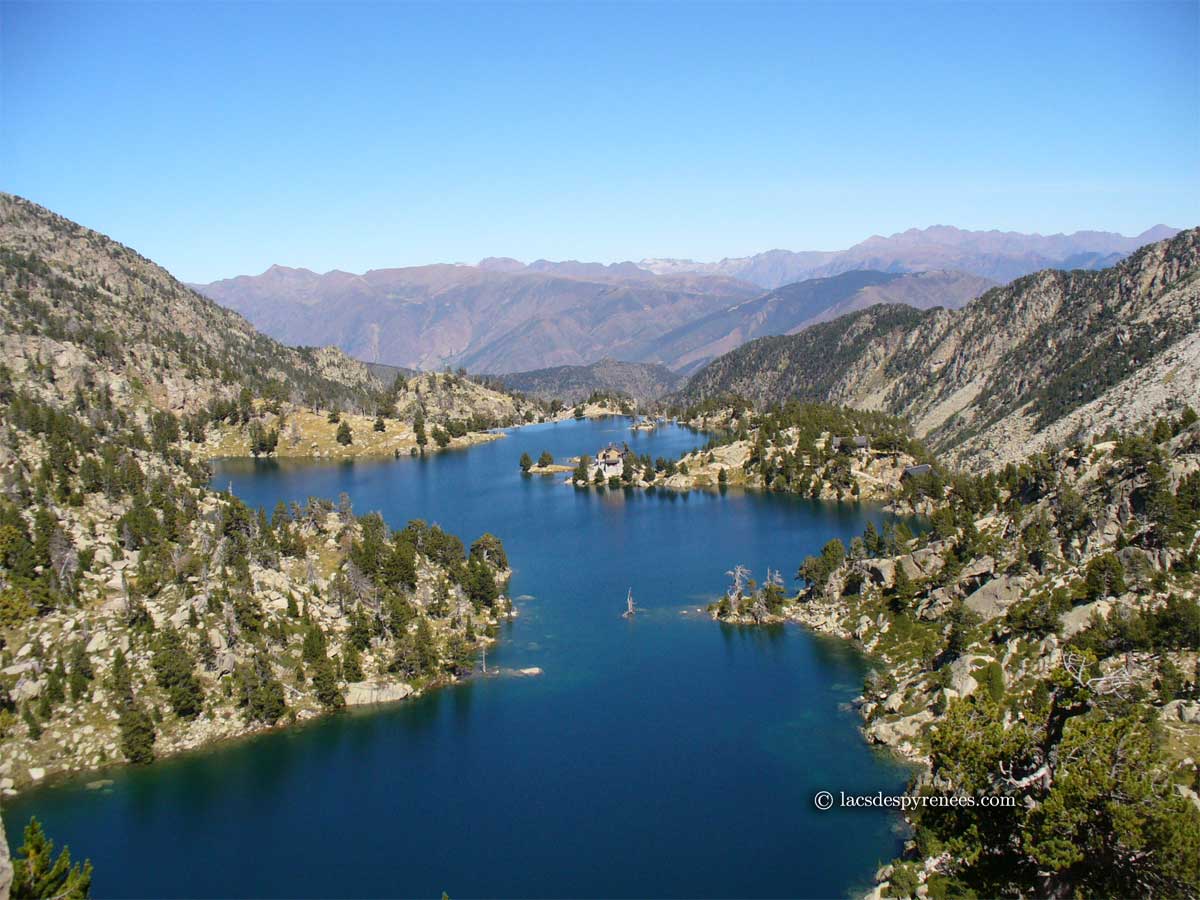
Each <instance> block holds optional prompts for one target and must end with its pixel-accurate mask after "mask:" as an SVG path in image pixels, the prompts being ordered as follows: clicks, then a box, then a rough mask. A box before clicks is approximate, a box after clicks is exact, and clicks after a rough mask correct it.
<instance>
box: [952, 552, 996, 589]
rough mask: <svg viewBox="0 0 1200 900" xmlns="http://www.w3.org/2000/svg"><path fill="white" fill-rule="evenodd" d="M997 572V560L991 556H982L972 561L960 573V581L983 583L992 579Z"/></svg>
mask: <svg viewBox="0 0 1200 900" xmlns="http://www.w3.org/2000/svg"><path fill="white" fill-rule="evenodd" d="M995 571H996V560H994V559H992V557H990V556H981V557H979V559H976V560H972V561H971V562H970V563H968V564H967V566H966V567H965V568H964V569H963V570H962V571H961V572H960V573H959V575H958V580H959V581H960V582H963V581H977V582H981V583H982V582H983V581H986V580H988V579H989V578H991V577H992V575H993V574H994V573H995Z"/></svg>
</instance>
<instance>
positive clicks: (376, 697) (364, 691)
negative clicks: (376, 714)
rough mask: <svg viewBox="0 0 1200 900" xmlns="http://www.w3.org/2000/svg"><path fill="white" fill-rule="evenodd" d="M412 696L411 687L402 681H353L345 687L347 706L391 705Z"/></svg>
mask: <svg viewBox="0 0 1200 900" xmlns="http://www.w3.org/2000/svg"><path fill="white" fill-rule="evenodd" d="M412 694H413V686H412V685H411V684H406V683H405V682H403V681H355V682H351V683H350V684H348V685H346V705H347V706H367V705H370V704H373V703H393V702H395V701H397V700H404V699H406V698H408V697H411V696H412Z"/></svg>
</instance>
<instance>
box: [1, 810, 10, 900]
mask: <svg viewBox="0 0 1200 900" xmlns="http://www.w3.org/2000/svg"><path fill="white" fill-rule="evenodd" d="M12 881H13V867H12V860H11V859H9V856H8V841H7V840H6V839H5V836H4V817H3V816H0V900H8V894H9V890H10V889H11V888H12Z"/></svg>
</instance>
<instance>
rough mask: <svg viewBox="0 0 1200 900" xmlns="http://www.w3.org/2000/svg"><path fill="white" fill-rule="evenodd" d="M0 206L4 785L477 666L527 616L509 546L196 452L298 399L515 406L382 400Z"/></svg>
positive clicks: (87, 245)
mask: <svg viewBox="0 0 1200 900" xmlns="http://www.w3.org/2000/svg"><path fill="white" fill-rule="evenodd" d="M0 215H2V223H0V261H2V263H3V268H2V270H0V271H2V273H3V274H2V278H0V346H2V347H3V348H4V354H3V362H2V364H0V423H2V431H0V791H5V792H12V791H14V790H16V789H19V788H21V787H23V786H26V785H28V784H30V783H33V782H37V781H39V780H41V779H44V778H48V777H50V776H52V775H53V774H55V773H60V772H70V771H79V770H83V769H88V768H94V767H97V766H101V765H105V764H108V763H114V762H121V761H129V762H135V763H142V762H147V761H149V760H151V759H153V758H154V757H155V756H160V755H165V754H168V753H172V752H176V751H178V750H181V749H185V748H189V747H195V746H198V745H201V744H204V743H207V742H210V741H214V740H219V739H221V738H225V737H230V736H233V735H237V734H242V733H245V732H248V731H253V730H256V729H260V728H267V727H272V726H274V725H277V724H281V723H290V722H295V721H298V720H302V719H305V718H309V717H311V716H314V715H317V714H319V713H320V712H322V711H324V710H330V709H336V708H339V707H341V706H343V705H346V704H356V703H369V702H375V701H379V700H388V699H399V698H401V697H404V696H407V695H408V694H410V693H413V692H414V691H420V690H421V689H423V688H424V687H425V686H427V685H431V684H435V683H437V682H439V681H443V680H448V679H453V678H456V677H458V676H459V675H460V674H462V673H464V672H466V671H468V670H469V669H470V668H471V666H472V658H473V653H474V651H475V648H476V647H477V646H478V645H479V644H480V643H481V642H483V641H486V640H489V637H488V635H489V632H490V629H492V628H493V627H494V626H495V625H496V623H497V622H498V620H499V619H500V618H501V617H503V616H505V615H507V614H508V612H509V610H510V605H509V603H508V601H507V599H506V598H505V597H504V596H503V588H504V584H505V579H506V577H507V573H508V561H507V559H506V557H505V554H504V549H503V546H502V545H501V543H500V541H499V540H498V539H497V538H495V537H493V536H491V535H483V536H482V537H480V538H479V539H478V540H477V541H475V542H474V543H473V544H471V545H469V547H468V546H467V545H464V543H463V542H462V541H461V540H460V539H459V538H458V537H456V536H454V535H451V534H448V533H446V532H444V531H442V530H441V529H440V528H438V527H437V526H430V525H427V524H426V523H424V522H419V521H417V522H411V523H409V524H408V526H407V527H404V528H401V529H398V530H392V529H391V528H389V527H388V526H387V525H386V524H385V523H384V522H383V520H382V518H380V517H379V516H378V515H366V516H358V515H356V514H355V513H354V512H353V511H352V510H351V509H350V507H349V503H348V502H347V501H346V500H345V498H341V499H337V498H327V499H316V498H314V499H310V500H309V501H307V502H305V503H303V504H292V505H291V506H284V505H282V504H281V505H280V506H279V507H277V508H276V509H275V510H274V511H273V512H271V513H270V514H268V513H266V512H264V511H262V510H257V511H256V510H252V509H249V508H247V507H246V506H245V505H244V504H243V503H242V502H241V501H239V500H238V499H236V498H235V497H232V496H230V495H228V494H224V493H219V492H216V491H213V490H211V489H209V488H208V486H207V485H208V481H209V472H208V468H207V466H206V465H205V464H204V463H203V462H202V460H200V459H199V458H198V457H197V456H196V455H194V454H193V453H192V452H191V449H192V448H195V447H198V446H200V447H202V446H203V442H204V440H205V439H206V436H210V435H211V434H212V433H214V430H219V429H220V428H222V427H227V428H232V427H238V428H247V429H250V430H253V428H254V426H255V424H256V423H261V422H266V421H268V420H267V419H266V418H265V417H266V416H270V415H277V414H278V413H279V412H280V411H281V410H282V409H283V408H284V406H285V405H289V404H290V405H291V406H288V408H289V409H291V410H292V411H293V414H294V412H295V410H296V409H308V406H312V407H317V408H322V409H326V410H330V411H331V414H333V412H335V411H337V410H338V409H341V408H346V409H359V410H363V411H367V410H369V411H371V412H372V413H375V412H376V409H375V406H376V404H378V403H380V402H392V403H393V404H394V405H395V407H396V408H395V409H394V410H393V412H396V413H397V414H399V413H403V414H404V415H405V416H413V417H420V416H422V415H423V414H424V413H425V412H427V411H429V410H432V409H437V410H439V411H445V410H448V409H452V408H455V407H453V404H454V403H458V402H460V401H461V400H462V398H463V397H467V398H475V397H476V394H475V393H472V392H473V391H483V392H486V394H487V395H488V396H489V397H501V396H503V395H497V394H495V392H491V391H487V390H486V389H484V388H482V387H480V386H478V385H465V384H457V383H454V384H449V383H447V378H448V377H452V376H445V375H441V376H427V377H424V379H425V383H424V384H422V385H418V384H416V383H415V382H416V379H413V383H412V387H411V390H409V389H408V385H409V383H407V382H405V383H404V387H405V390H404V391H401V390H400V389H399V387H395V388H392V390H391V391H387V390H384V389H383V388H382V386H381V385H379V383H378V382H376V381H375V380H374V379H373V378H372V377H371V376H370V375H369V373H367V371H366V369H365V368H364V367H363V366H362V365H361V364H359V363H355V362H353V361H351V360H349V359H347V358H346V357H345V356H344V355H343V354H342V353H341V352H340V351H331V350H311V351H297V350H292V349H290V348H287V347H283V346H282V345H280V344H278V343H276V342H275V341H272V340H270V339H268V338H265V337H263V336H261V335H259V334H257V333H256V332H255V331H254V330H253V329H252V328H250V326H249V325H247V324H246V323H245V321H244V320H242V319H241V318H240V317H239V316H237V315H235V314H233V313H230V312H228V311H225V310H222V309H220V308H219V307H217V306H216V305H215V304H213V303H211V302H210V301H207V300H205V299H203V298H201V297H199V296H197V295H196V294H194V293H192V292H191V291H189V290H187V289H186V288H183V287H182V286H180V285H179V284H178V283H177V282H175V281H174V280H173V279H171V277H170V276H169V275H167V273H165V272H164V271H163V270H162V269H160V268H158V267H157V266H155V265H154V264H152V263H150V262H148V261H147V260H145V259H143V258H141V257H140V256H138V255H137V254H136V253H134V252H133V251H131V250H129V249H127V248H125V247H122V246H120V245H118V244H116V243H114V242H112V241H110V240H108V239H106V238H104V237H102V236H101V235H98V234H96V233H94V232H90V231H88V230H86V229H84V228H81V227H80V226H77V225H74V224H73V223H70V222H68V221H66V220H64V219H62V218H60V217H58V216H55V215H53V214H51V213H49V212H47V211H46V210H43V209H41V208H40V207H36V206H34V205H33V204H29V203H26V202H25V201H22V200H19V199H17V198H13V197H4V198H3V200H2V203H0ZM463 392H465V393H463ZM434 396H436V397H438V398H440V399H438V400H437V401H436V403H435V402H434V401H433V400H432V399H430V398H432V397H434ZM508 399H509V400H511V398H508ZM426 400H429V404H428V406H426V405H423V404H425V401H426ZM302 404H307V405H308V406H302ZM405 404H407V405H405ZM456 409H457V410H458V411H457V412H456V413H455V414H456V415H459V416H461V417H462V419H463V422H461V423H460V424H461V427H463V429H464V432H463V433H464V434H465V429H466V420H467V417H468V416H470V415H473V414H476V411H475V409H474V407H470V406H464V407H461V408H456ZM272 410H274V412H272ZM377 418H378V417H377ZM343 424H344V423H343ZM384 424H385V427H386V423H384ZM393 424H394V423H393ZM430 426H431V427H430V431H431V434H430V437H432V438H434V439H436V438H437V436H438V434H439V433H441V432H442V431H443V429H442V428H441V426H440V425H437V424H435V423H434V422H433V421H431V422H430ZM447 427H449V426H447ZM260 436H261V433H260ZM197 438H198V439H199V440H195V439H197ZM449 440H450V436H449V435H447V442H448V441H449Z"/></svg>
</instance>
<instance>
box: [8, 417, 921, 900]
mask: <svg viewBox="0 0 1200 900" xmlns="http://www.w3.org/2000/svg"><path fill="white" fill-rule="evenodd" d="M610 440H614V441H618V442H619V441H621V440H627V441H628V442H629V443H630V445H631V446H633V447H634V449H635V450H637V451H638V452H649V453H651V455H653V456H658V455H666V456H669V455H674V454H675V453H678V452H679V451H681V450H683V449H686V448H689V447H692V446H695V445H697V444H699V443H702V442H703V438H702V437H701V436H698V435H696V434H694V433H692V432H689V431H687V430H684V429H676V428H671V429H660V430H659V431H657V432H654V433H651V434H643V433H637V432H630V431H629V430H628V423H627V422H626V421H625V420H621V419H608V420H600V421H589V422H563V423H558V424H555V425H542V426H534V427H528V428H523V429H518V430H516V431H514V432H512V433H510V435H509V436H508V437H507V438H506V439H504V440H500V441H496V442H493V443H491V444H487V445H483V446H479V447H475V448H472V449H470V450H467V451H461V452H451V453H444V454H439V455H435V456H432V457H430V458H428V459H423V460H413V459H402V460H397V461H394V462H393V461H387V462H378V463H363V462H359V463H353V464H340V465H316V464H310V463H276V462H259V463H253V462H249V461H236V462H227V463H223V464H221V465H220V466H219V467H218V471H217V473H216V476H215V478H214V484H215V485H216V486H219V487H222V488H223V487H225V486H226V485H227V484H229V483H232V485H233V488H234V490H235V492H236V493H237V494H238V495H239V496H241V497H243V498H245V499H246V500H247V501H248V502H250V503H252V504H261V505H264V506H266V507H267V509H268V510H270V509H271V508H272V507H273V506H274V504H275V503H276V501H278V500H280V499H283V500H289V501H290V500H303V499H304V498H305V497H308V496H310V495H315V496H326V497H336V496H337V495H338V494H339V493H340V492H342V491H345V492H347V493H348V494H349V495H350V497H351V498H352V499H353V501H354V506H355V509H356V511H358V512H367V511H369V510H380V511H382V512H383V514H384V516H385V517H386V518H387V520H388V521H389V523H390V524H392V525H393V526H397V527H399V526H402V525H403V524H404V522H406V521H407V520H408V519H410V518H417V517H419V518H424V519H426V520H428V521H431V522H437V523H439V524H441V525H442V526H443V527H445V528H447V529H449V530H451V531H454V532H456V533H457V534H459V535H460V536H461V537H463V539H464V540H465V541H467V542H468V543H469V542H470V541H471V540H473V539H474V538H475V537H477V536H478V535H480V534H481V533H483V532H484V531H492V532H494V533H496V534H498V535H499V536H500V537H501V538H502V539H503V540H504V543H505V546H506V547H507V549H508V553H509V557H510V559H511V561H512V564H513V566H514V568H515V574H514V576H513V580H512V592H513V594H514V596H517V597H518V598H519V600H518V607H519V609H520V612H521V615H520V617H519V618H518V619H517V620H516V621H514V622H512V623H511V624H508V625H505V626H504V627H503V633H502V641H501V645H500V646H499V647H498V648H497V649H496V650H495V651H494V652H493V653H490V654H489V657H488V663H489V667H491V666H493V665H494V666H504V667H512V668H516V667H524V666H540V667H542V668H543V669H544V670H545V674H544V675H543V676H542V677H540V678H489V679H476V680H473V681H471V682H468V683H465V684H462V685H458V686H454V687H451V688H447V689H445V690H441V691H435V692H433V693H431V694H430V695H428V696H426V697H424V698H421V699H420V700H418V701H416V702H411V703H405V704H399V705H395V706H390V707H384V708H377V709H374V710H368V711H362V710H360V711H355V712H353V713H347V714H342V715H337V716H334V717H330V718H326V719H323V720H320V721H318V722H316V723H313V724H310V725H308V726H307V727H303V728H299V729H295V730H292V731H282V732H278V733H273V734H269V735H264V736H260V737H256V738H251V739H247V740H244V741H239V742H235V743H232V744H229V745H226V746H223V747H221V748H220V749H217V750H210V751H204V752H199V753H195V754H191V755H188V756H186V757H181V758H176V759H171V760H165V761H162V762H159V763H155V764H154V765H152V766H150V767H148V768H142V769H128V768H115V769H113V770H111V771H109V772H105V773H104V776H103V777H106V778H112V779H113V780H114V783H113V784H112V785H110V786H108V787H105V788H103V789H88V788H87V787H86V786H85V782H87V781H90V780H93V779H95V778H98V777H100V776H98V775H94V774H93V775H89V776H86V777H85V778H82V779H80V780H79V781H77V782H75V783H71V784H66V785H60V786H56V787H49V788H45V789H42V790H40V791H38V792H35V793H31V794H28V795H25V796H22V797H20V798H17V800H16V802H14V803H12V804H11V805H10V806H9V807H8V808H7V809H6V811H5V819H6V823H7V825H8V828H9V838H10V841H11V842H12V843H13V844H16V843H19V840H18V837H19V835H18V833H17V832H18V831H19V826H20V824H21V823H24V822H25V821H26V820H27V819H28V817H29V816H30V815H31V814H36V815H38V816H39V817H40V818H42V819H43V821H44V822H45V823H46V825H47V828H48V830H49V833H50V834H51V835H52V836H53V837H54V838H55V839H56V840H58V841H59V842H60V843H61V842H67V843H69V844H70V845H71V848H72V851H73V853H74V854H75V856H76V858H79V857H82V856H87V857H90V858H91V859H92V861H93V862H94V863H95V866H96V877H95V894H96V895H97V896H100V897H113V896H122V897H128V896H138V897H175V896H180V897H183V896H189V897H226V896H304V897H331V896H397V895H404V896H440V894H441V892H442V891H443V890H445V891H447V892H449V894H450V895H451V896H452V897H455V898H462V897H477V896H495V897H515V896H530V897H564V896H604V897H635V896H663V897H781V896H810V897H840V896H845V895H846V894H847V893H849V892H850V891H852V890H853V889H855V888H861V887H863V886H864V885H865V884H866V883H867V882H868V881H869V879H870V876H871V874H872V872H873V871H874V869H875V867H876V865H877V864H878V863H879V862H880V861H882V860H886V859H889V858H890V857H892V856H893V855H894V854H895V853H896V852H897V851H898V844H899V838H898V834H897V831H896V828H897V824H898V823H897V820H896V818H895V817H892V816H889V815H885V814H883V813H881V812H879V811H873V810H872V811H866V810H853V811H845V812H825V813H821V812H818V811H816V810H815V809H814V807H813V805H812V796H813V794H814V793H815V792H816V791H818V790H822V789H829V790H832V791H834V792H836V791H837V790H839V789H842V790H847V791H854V792H856V793H867V792H873V791H876V790H883V791H886V792H898V791H899V790H900V789H901V788H902V786H903V784H904V781H905V778H906V772H905V770H904V769H903V768H902V767H901V766H899V765H898V764H896V763H894V762H893V761H891V760H890V759H889V758H887V757H886V756H885V755H883V754H881V753H879V752H878V751H875V750H872V749H871V748H869V747H868V746H867V745H866V744H865V743H864V741H863V740H862V738H861V736H860V735H859V734H858V732H857V730H856V726H857V723H858V720H857V716H856V714H855V713H854V712H853V711H852V710H850V709H848V708H847V706H846V704H847V702H848V701H849V700H851V699H852V698H853V697H854V696H855V695H856V693H857V692H858V690H859V688H860V686H861V683H862V676H863V674H864V671H865V667H864V664H863V661H862V660H861V658H860V657H859V656H858V655H857V654H855V653H854V652H853V651H852V650H851V649H850V648H849V647H847V646H846V645H845V644H843V643H841V642H838V641H833V640H829V639H823V638H818V637H814V636H812V635H810V634H808V633H806V632H804V631H802V630H800V629H798V628H792V627H786V628H774V629H739V628H734V627H727V626H719V625H717V624H715V623H713V622H712V621H710V620H709V619H708V618H707V617H706V616H703V615H699V614H697V613H696V608H697V607H702V606H703V605H704V604H705V603H707V602H709V601H710V600H712V599H714V598H715V596H716V595H718V594H719V592H720V591H721V590H722V589H723V587H724V584H725V583H726V578H725V575H724V573H725V571H726V570H727V569H729V568H731V567H732V566H733V564H735V563H744V564H746V565H748V566H750V567H751V568H752V569H753V570H754V572H755V574H756V576H758V577H761V576H762V574H763V573H764V572H765V569H766V568H767V567H768V566H770V567H772V568H781V569H782V570H783V571H784V574H785V576H787V577H788V578H790V577H791V575H792V574H793V573H794V572H795V570H796V567H797V566H798V564H799V563H800V561H801V559H802V558H803V557H804V556H805V555H806V554H807V553H811V552H815V551H816V550H818V549H819V548H820V546H821V545H822V544H824V543H825V542H826V541H827V540H829V539H830V538H831V537H833V536H840V537H842V538H844V539H849V537H850V536H851V535H853V534H856V533H858V532H859V531H861V529H862V527H863V525H864V524H865V521H866V519H867V518H872V519H874V520H875V521H876V522H878V521H880V520H881V519H882V518H883V514H882V513H881V512H880V511H879V510H877V509H874V508H871V507H864V506H855V505H849V504H844V505H832V504H819V503H814V502H809V501H805V500H801V499H798V498H795V497H785V496H777V495H771V494H752V493H742V492H736V491H730V492H728V493H725V494H716V493H705V492H692V493H690V494H687V495H677V494H672V493H665V492H658V493H650V494H646V493H640V492H624V491H606V492H604V493H595V492H591V491H576V490H574V489H572V488H570V487H567V486H564V485H563V484H562V483H561V481H560V478H559V477H555V478H548V477H547V478H543V477H532V478H530V477H522V475H521V474H520V471H519V469H518V467H517V460H518V458H519V456H520V455H521V453H522V452H523V451H528V452H529V453H530V454H531V455H533V456H535V457H536V456H537V455H538V454H539V453H540V452H541V451H542V450H543V449H549V450H550V451H551V452H552V453H554V454H555V456H556V457H558V458H560V459H561V458H565V457H566V456H569V455H573V454H577V453H580V452H588V453H594V452H595V450H596V449H597V448H598V447H599V446H602V445H603V444H605V443H607V442H608V441H610ZM630 587H632V588H633V591H634V595H635V597H636V599H637V602H638V604H639V605H640V606H641V607H642V608H643V610H644V613H643V614H641V615H639V616H638V617H637V618H636V619H635V620H633V621H627V620H625V619H622V618H621V616H620V613H621V611H622V609H623V607H624V601H625V593H626V590H627V589H628V588H630ZM683 610H689V611H690V613H689V614H687V615H683V614H682V611H683Z"/></svg>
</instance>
